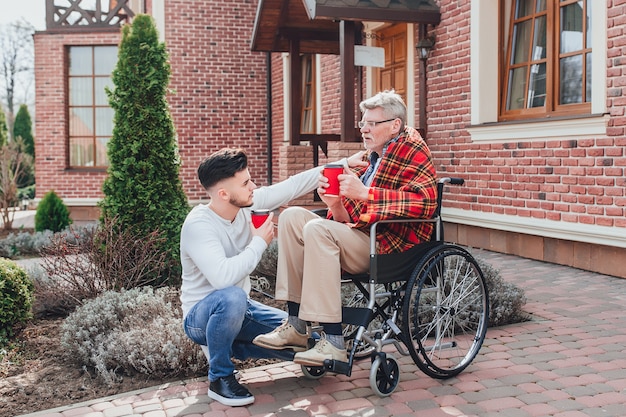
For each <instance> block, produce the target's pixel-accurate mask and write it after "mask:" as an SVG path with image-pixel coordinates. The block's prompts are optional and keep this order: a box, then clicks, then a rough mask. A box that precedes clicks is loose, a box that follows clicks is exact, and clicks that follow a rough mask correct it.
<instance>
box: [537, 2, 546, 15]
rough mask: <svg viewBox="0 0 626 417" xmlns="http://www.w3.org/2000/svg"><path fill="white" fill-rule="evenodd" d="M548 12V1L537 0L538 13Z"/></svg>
mask: <svg viewBox="0 0 626 417" xmlns="http://www.w3.org/2000/svg"><path fill="white" fill-rule="evenodd" d="M544 10H546V0H537V12H543V11H544Z"/></svg>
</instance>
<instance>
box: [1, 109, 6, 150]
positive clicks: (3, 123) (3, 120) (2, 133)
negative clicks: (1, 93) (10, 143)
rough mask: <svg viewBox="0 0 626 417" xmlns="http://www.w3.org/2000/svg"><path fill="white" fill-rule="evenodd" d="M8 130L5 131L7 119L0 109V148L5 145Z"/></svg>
mask: <svg viewBox="0 0 626 417" xmlns="http://www.w3.org/2000/svg"><path fill="white" fill-rule="evenodd" d="M7 138H8V129H7V117H6V115H5V114H4V110H2V107H0V146H3V145H5V144H6V143H7Z"/></svg>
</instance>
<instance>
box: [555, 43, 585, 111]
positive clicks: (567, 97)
mask: <svg viewBox="0 0 626 417" xmlns="http://www.w3.org/2000/svg"><path fill="white" fill-rule="evenodd" d="M560 61H561V62H560V70H561V84H560V87H561V89H560V91H561V95H560V100H559V101H560V103H561V104H572V103H582V101H583V93H582V85H583V67H582V65H583V59H582V55H576V56H570V57H567V58H561V60H560Z"/></svg>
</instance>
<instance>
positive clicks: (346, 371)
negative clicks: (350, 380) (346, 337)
mask: <svg viewBox="0 0 626 417" xmlns="http://www.w3.org/2000/svg"><path fill="white" fill-rule="evenodd" d="M324 369H326V370H327V371H330V372H334V373H336V374H342V375H346V376H350V375H351V374H352V366H351V365H350V363H349V362H341V361H335V360H331V359H326V360H325V361H324Z"/></svg>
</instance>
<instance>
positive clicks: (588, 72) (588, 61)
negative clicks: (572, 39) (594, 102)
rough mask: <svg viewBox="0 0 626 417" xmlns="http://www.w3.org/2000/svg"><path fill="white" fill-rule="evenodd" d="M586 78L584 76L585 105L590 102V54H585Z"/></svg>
mask: <svg viewBox="0 0 626 417" xmlns="http://www.w3.org/2000/svg"><path fill="white" fill-rule="evenodd" d="M586 69H587V76H586V82H585V85H586V86H587V87H586V89H585V90H586V91H585V101H586V102H587V103H589V102H591V53H588V54H587V68H586Z"/></svg>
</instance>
